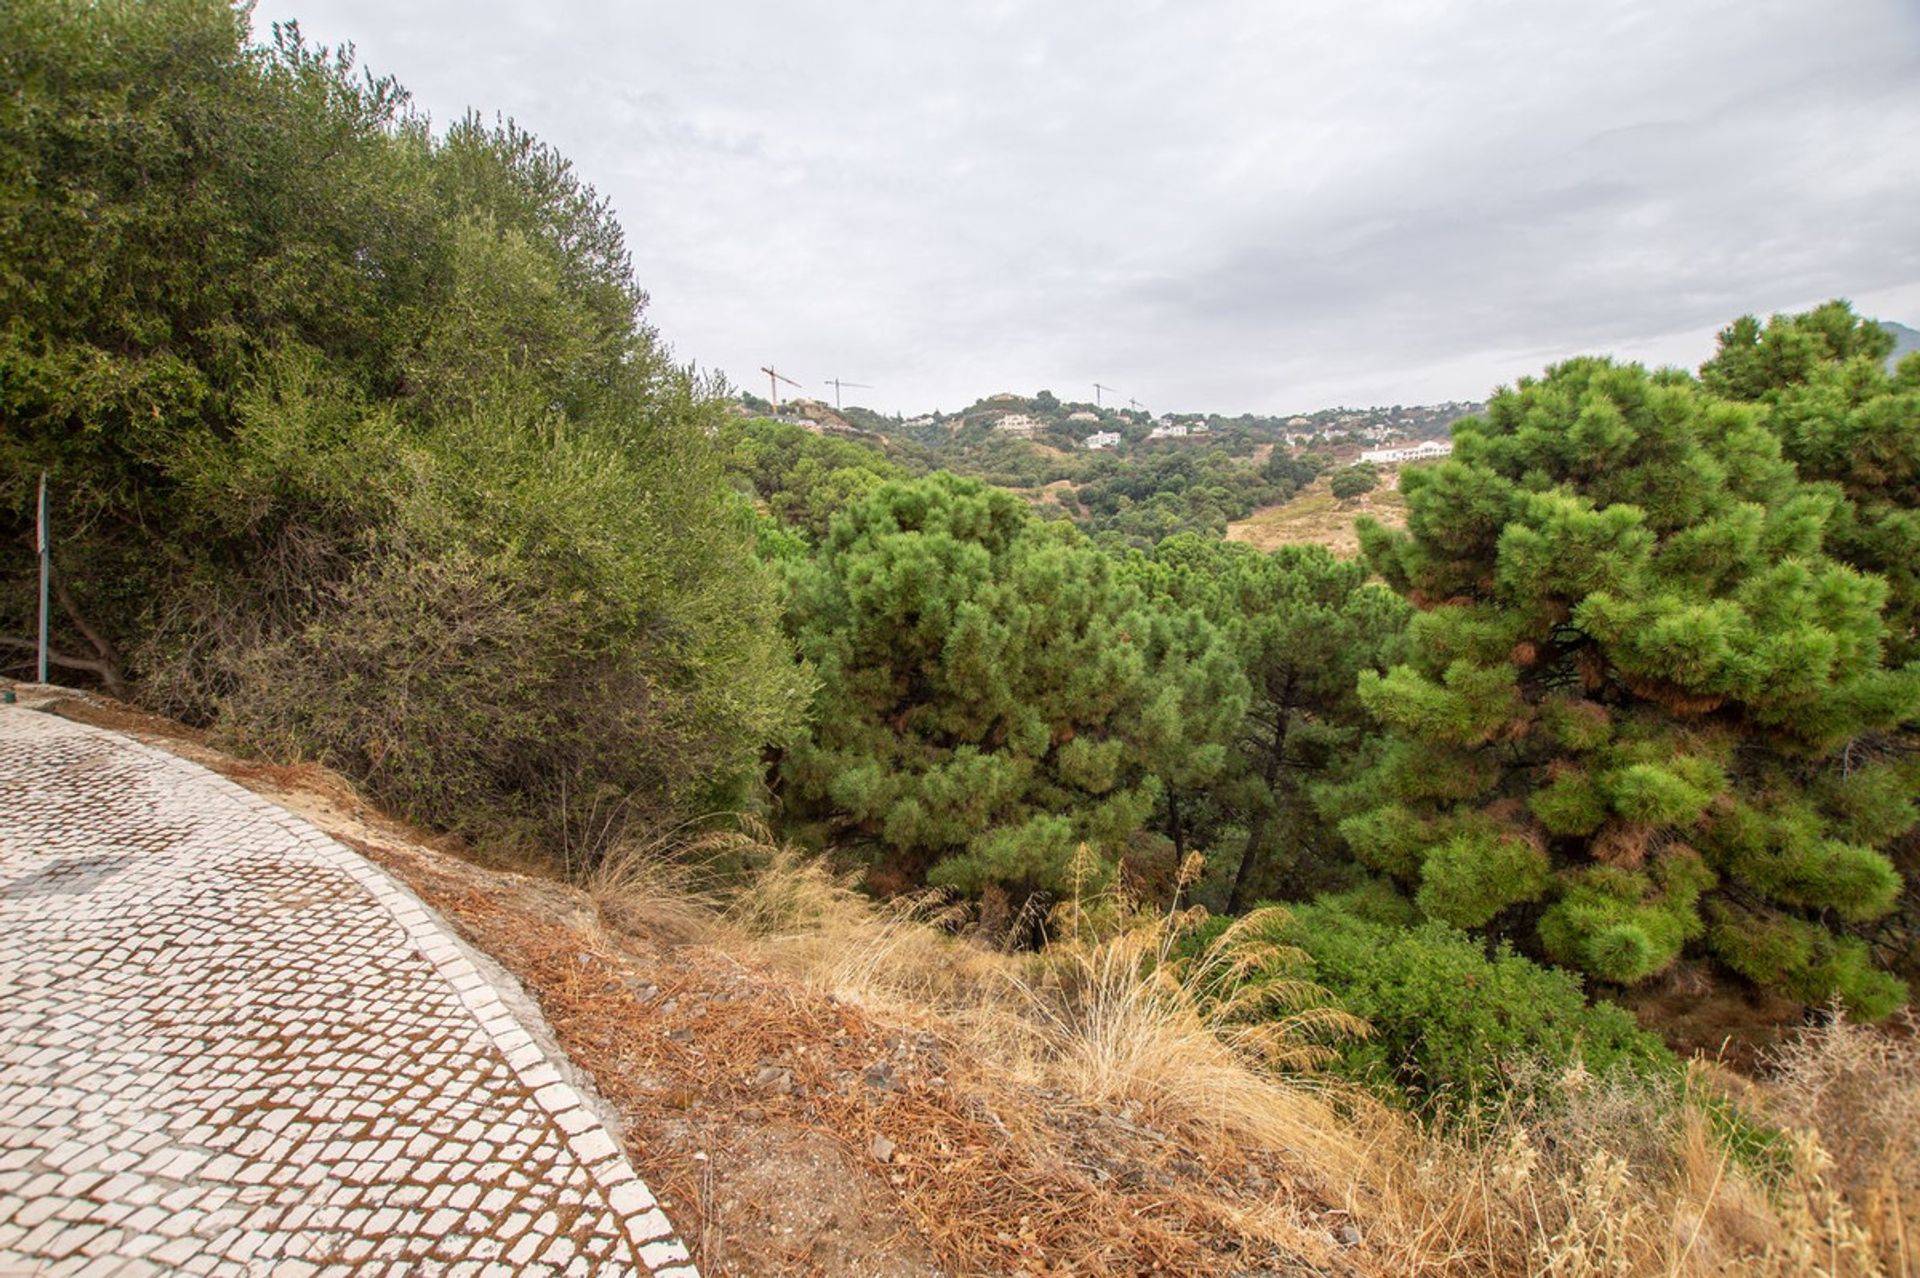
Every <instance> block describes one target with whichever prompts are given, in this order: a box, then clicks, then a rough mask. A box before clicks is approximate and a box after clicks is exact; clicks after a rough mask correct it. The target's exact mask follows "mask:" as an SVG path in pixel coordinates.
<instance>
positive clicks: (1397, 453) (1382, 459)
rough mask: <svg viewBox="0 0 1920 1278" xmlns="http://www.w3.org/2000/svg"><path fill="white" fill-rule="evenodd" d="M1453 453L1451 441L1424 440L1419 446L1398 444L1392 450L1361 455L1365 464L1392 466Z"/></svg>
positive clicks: (1368, 452)
mask: <svg viewBox="0 0 1920 1278" xmlns="http://www.w3.org/2000/svg"><path fill="white" fill-rule="evenodd" d="M1452 451H1453V441H1452V440H1450V439H1423V440H1421V441H1420V442H1419V443H1417V444H1396V445H1394V446H1393V447H1392V448H1369V449H1367V451H1365V452H1363V453H1361V454H1360V460H1361V461H1363V462H1373V463H1375V464H1376V465H1381V466H1391V465H1394V464H1396V463H1399V462H1410V461H1429V460H1431V459H1432V458H1435V457H1445V456H1447V455H1448V454H1449V453H1451V452H1452Z"/></svg>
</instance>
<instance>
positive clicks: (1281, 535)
mask: <svg viewBox="0 0 1920 1278" xmlns="http://www.w3.org/2000/svg"><path fill="white" fill-rule="evenodd" d="M1362 515H1372V516H1373V517H1374V518H1375V519H1377V520H1379V521H1380V522H1381V523H1383V524H1385V525H1386V526H1387V527H1389V528H1404V527H1406V524H1407V508H1406V503H1405V502H1404V501H1403V500H1402V498H1401V496H1400V489H1399V476H1398V475H1397V474H1396V473H1394V472H1393V471H1387V472H1385V473H1384V474H1382V475H1381V477H1380V487H1378V488H1376V489H1374V490H1373V491H1372V492H1370V493H1367V494H1366V495H1365V496H1362V497H1357V498H1355V499H1353V500H1352V501H1344V502H1343V501H1339V500H1336V499H1335V497H1334V495H1333V493H1332V492H1331V491H1330V490H1329V488H1328V487H1327V478H1326V477H1325V476H1324V475H1323V476H1321V477H1320V478H1319V479H1316V480H1315V481H1314V482H1313V483H1312V484H1310V485H1309V486H1308V487H1307V488H1306V489H1305V490H1304V491H1302V492H1301V494H1300V495H1299V496H1298V497H1295V498H1294V499H1293V500H1292V501H1289V502H1284V503H1282V504H1281V505H1278V506H1268V507H1265V508H1264V509H1261V510H1256V511H1254V512H1253V513H1252V514H1251V515H1249V516H1247V517H1246V518H1245V519H1243V520H1240V521H1239V522H1238V523H1232V524H1228V525H1227V540H1228V541H1244V542H1246V543H1247V544H1248V545H1250V546H1254V547H1256V548H1258V549H1260V550H1277V549H1279V548H1280V547H1281V546H1325V547H1326V548H1327V549H1328V550H1331V551H1332V552H1333V553H1334V554H1336V555H1339V556H1340V557H1341V558H1343V559H1349V558H1352V557H1353V556H1355V555H1357V554H1359V553H1360V539H1359V537H1358V536H1356V535H1355V533H1354V531H1353V521H1354V520H1356V519H1358V518H1359V517H1360V516H1362Z"/></svg>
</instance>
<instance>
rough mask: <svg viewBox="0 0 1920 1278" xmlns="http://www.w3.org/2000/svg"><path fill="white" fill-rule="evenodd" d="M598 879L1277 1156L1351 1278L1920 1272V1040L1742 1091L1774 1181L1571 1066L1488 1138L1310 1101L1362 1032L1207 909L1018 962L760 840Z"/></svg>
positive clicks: (1152, 1120)
mask: <svg viewBox="0 0 1920 1278" xmlns="http://www.w3.org/2000/svg"><path fill="white" fill-rule="evenodd" d="M1193 869H1194V866H1193V865H1191V864H1190V865H1189V866H1188V867H1185V868H1184V869H1183V878H1182V883H1183V884H1184V883H1185V882H1186V881H1187V879H1186V877H1185V876H1186V875H1187V874H1190V873H1191V872H1192V871H1193ZM589 886H590V887H591V889H592V890H593V892H594V894H595V895H596V897H597V898H598V899H599V900H600V902H601V905H602V908H603V910H604V911H605V912H606V913H607V916H608V917H609V919H610V920H612V921H613V922H615V923H616V925H620V926H625V927H632V928H638V929H639V930H642V931H647V932H650V933H651V934H653V935H655V936H664V937H666V938H667V939H670V940H684V941H692V942H696V943H699V944H704V945H709V946H713V947H716V948H719V949H721V950H723V951H725V952H727V953H728V954H730V955H732V956H733V957H735V958H737V959H740V960H743V961H748V962H754V963H758V964H762V965H765V966H767V967H770V968H773V969H776V970H779V971H783V972H785V973H787V974H789V975H791V976H793V977H796V978H798V979H800V980H802V981H804V982H806V983H807V984H809V985H811V986H813V987H814V988H816V989H819V990H821V991H822V992H824V993H829V994H832V995H833V996H834V997H836V998H839V999H842V1000H845V1001H849V1002H854V1003H858V1004H861V1005H863V1006H864V1007H866V1008H867V1009H868V1010H869V1011H870V1012H871V1013H873V1014H874V1015H877V1016H880V1017H882V1018H886V1019H894V1020H898V1021H900V1022H902V1023H905V1024H910V1025H912V1026H914V1027H917V1028H929V1029H933V1030H935V1031H936V1032H937V1033H939V1034H940V1035H941V1036H942V1037H943V1038H945V1039H946V1040H947V1041H948V1042H950V1043H952V1044H953V1045H954V1046H955V1047H956V1048H958V1049H959V1050H960V1051H962V1052H964V1053H965V1054H966V1055H967V1056H968V1057H969V1058H970V1059H971V1060H973V1061H974V1062H976V1063H978V1064H979V1065H980V1066H981V1067H982V1069H983V1070H985V1071H988V1072H990V1073H992V1074H995V1075H997V1076H999V1077H1003V1078H1005V1079H1006V1080H1007V1081H1008V1083H1009V1085H1011V1086H1018V1087H1039V1088H1043V1089H1045V1090H1046V1091H1047V1092H1048V1093H1049V1094H1051V1095H1055V1096H1062V1097H1066V1098H1069V1100H1070V1102H1071V1103H1077V1104H1079V1105H1081V1106H1083V1107H1085V1108H1087V1109H1088V1110H1100V1111H1106V1112H1110V1113H1119V1114H1122V1115H1125V1116H1128V1117H1129V1118H1130V1119H1131V1120H1133V1121H1137V1122H1139V1123H1142V1124H1149V1125H1151V1126H1153V1127H1155V1128H1157V1129H1159V1130H1162V1131H1166V1132H1168V1133H1171V1134H1173V1135H1175V1136H1176V1137H1177V1138H1178V1139H1179V1140H1181V1141H1183V1142H1186V1143H1189V1144H1192V1145H1194V1146H1196V1147H1200V1148H1205V1149H1207V1150H1208V1152H1209V1156H1210V1157H1211V1158H1212V1159H1214V1160H1215V1165H1216V1166H1218V1165H1223V1164H1225V1163H1230V1162H1231V1160H1232V1159H1233V1158H1234V1156H1235V1154H1236V1153H1238V1154H1241V1155H1244V1156H1246V1157H1248V1158H1252V1157H1254V1156H1256V1155H1273V1154H1279V1155H1281V1156H1283V1157H1284V1159H1285V1161H1286V1162H1287V1163H1288V1164H1289V1165H1290V1166H1293V1167H1296V1168H1298V1169H1300V1173H1301V1175H1302V1176H1304V1177H1306V1178H1309V1179H1310V1180H1311V1181H1312V1183H1313V1184H1314V1185H1315V1186H1316V1187H1317V1188H1318V1190H1319V1192H1320V1193H1321V1194H1322V1195H1323V1196H1328V1197H1331V1198H1333V1199H1334V1200H1336V1202H1337V1204H1338V1205H1339V1206H1341V1207H1343V1208H1344V1209H1345V1211H1346V1212H1347V1213H1348V1218H1349V1219H1351V1220H1353V1221H1354V1222H1356V1224H1358V1225H1359V1227H1360V1228H1361V1230H1362V1232H1363V1235H1364V1240H1365V1241H1364V1245H1362V1246H1360V1247H1358V1248H1355V1249H1353V1250H1351V1251H1348V1252H1345V1253H1343V1256H1342V1259H1343V1260H1344V1261H1345V1262H1346V1263H1348V1264H1349V1265H1351V1266H1352V1267H1353V1268H1354V1269H1355V1270H1356V1271H1358V1272H1361V1273H1371V1274H1378V1275H1470V1274H1471V1275H1480V1274H1496V1275H1513V1276H1514V1278H1518V1276H1520V1275H1528V1276H1529V1278H1531V1276H1533V1275H1551V1276H1553V1278H1643V1276H1644V1278H1655V1276H1660V1278H1682V1276H1685V1278H1704V1276H1706V1275H1716V1274H1742V1275H1745V1274H1753V1275H1759V1276H1761V1278H1789V1276H1790V1275H1816V1276H1823V1278H1896V1276H1899V1278H1907V1276H1908V1275H1917V1274H1920V1269H1916V1267H1915V1255H1914V1251H1913V1248H1912V1247H1911V1245H1910V1244H1909V1243H1908V1241H1907V1236H1906V1235H1907V1230H1908V1228H1909V1226H1908V1222H1909V1221H1911V1220H1913V1219H1914V1211H1915V1196H1916V1189H1917V1187H1920V1146H1917V1145H1916V1141H1917V1140H1920V1045H1917V1044H1916V1037H1915V1035H1914V1034H1913V1033H1912V1027H1911V1026H1908V1027H1907V1032H1906V1033H1905V1034H1904V1035H1902V1034H1900V1033H1897V1032H1896V1033H1893V1034H1889V1033H1887V1032H1884V1031H1881V1030H1873V1029H1867V1028H1863V1027H1859V1026H1854V1025H1851V1024H1849V1023H1847V1022H1846V1021H1844V1020H1843V1019H1840V1018H1835V1020H1834V1022H1833V1023H1832V1024H1831V1025H1830V1026H1829V1027H1827V1028H1824V1029H1820V1030H1813V1031H1809V1032H1807V1033H1806V1034H1804V1035H1802V1036H1801V1037H1800V1038H1799V1039H1797V1040H1795V1042H1794V1043H1793V1044H1791V1045H1790V1046H1789V1047H1788V1048H1787V1049H1785V1050H1784V1051H1783V1052H1782V1053H1781V1054H1780V1055H1779V1057H1778V1058H1777V1060H1776V1061H1775V1062H1774V1068H1773V1077H1772V1078H1771V1079H1770V1080H1768V1081H1766V1082H1764V1083H1761V1084H1758V1085H1754V1086H1750V1087H1748V1088H1747V1089H1746V1090H1745V1094H1744V1099H1745V1103H1747V1104H1748V1105H1749V1106H1750V1107H1751V1106H1760V1107H1763V1109H1764V1111H1765V1112H1766V1113H1768V1114H1770V1115H1771V1116H1772V1117H1773V1119H1774V1120H1776V1121H1777V1122H1778V1123H1779V1124H1781V1126H1782V1128H1783V1131H1784V1133H1785V1134H1784V1136H1783V1138H1782V1140H1781V1142H1780V1154H1779V1161H1780V1163H1781V1164H1782V1167H1783V1170H1782V1171H1780V1172H1778V1173H1776V1174H1775V1175H1773V1176H1772V1177H1770V1178H1766V1179H1763V1178H1762V1177H1761V1176H1760V1175H1759V1174H1758V1173H1757V1172H1755V1171H1754V1170H1752V1169H1750V1168H1748V1167H1746V1166H1743V1165H1741V1164H1740V1163H1738V1162H1737V1161H1736V1160H1735V1159H1733V1158H1732V1157H1731V1156H1730V1155H1729V1153H1728V1152H1727V1147H1726V1144H1725V1142H1724V1141H1722V1140H1720V1139H1718V1138H1716V1137H1715V1136H1714V1135H1713V1133H1712V1131H1711V1130H1710V1124H1709V1122H1708V1120H1707V1119H1706V1117H1705V1111H1704V1108H1703V1107H1702V1106H1699V1105H1693V1104H1688V1103H1683V1102H1682V1103H1676V1101H1675V1098H1674V1093H1673V1091H1672V1089H1671V1088H1661V1087H1657V1086H1654V1085H1650V1084H1646V1083H1637V1082H1634V1081H1631V1080H1628V1079H1625V1078H1621V1077H1618V1076H1614V1077H1607V1078H1598V1077H1595V1076H1592V1075H1589V1074H1587V1073H1585V1072H1584V1071H1582V1070H1580V1069H1579V1068H1577V1067H1576V1068H1575V1069H1573V1070H1572V1071H1569V1072H1567V1073H1566V1074H1564V1075H1563V1076H1562V1077H1560V1078H1559V1079H1557V1080H1555V1081H1556V1082H1557V1084H1558V1086H1557V1088H1556V1089H1555V1090H1557V1092H1558V1094H1559V1096H1560V1098H1561V1103H1560V1104H1558V1105H1556V1106H1551V1107H1547V1108H1545V1109H1536V1108H1522V1107H1520V1106H1519V1105H1518V1104H1517V1103H1516V1104H1515V1105H1514V1106H1511V1107H1509V1109H1508V1110H1507V1111H1505V1112H1504V1113H1502V1114H1500V1115H1498V1116H1497V1117H1496V1118H1495V1119H1494V1120H1493V1121H1491V1122H1490V1123H1488V1122H1481V1123H1478V1124H1476V1125H1475V1126H1473V1127H1467V1126H1456V1125H1450V1124H1448V1123H1446V1122H1444V1121H1441V1122H1433V1123H1422V1122H1419V1121H1416V1120H1415V1119H1413V1118H1412V1117H1410V1116H1408V1115H1407V1114H1405V1113H1402V1112H1400V1111H1398V1110H1394V1109H1391V1108H1389V1107H1387V1106H1385V1105H1382V1104H1380V1103H1379V1102H1377V1101H1376V1100H1373V1099H1371V1098H1370V1097H1368V1096H1366V1095H1364V1094H1360V1093H1357V1092H1355V1091H1353V1090H1351V1089H1347V1088H1343V1087H1338V1086H1334V1085H1331V1084H1327V1083H1323V1082H1320V1081H1317V1080H1316V1079H1315V1078H1314V1077H1313V1075H1312V1073H1311V1070H1312V1067H1313V1066H1314V1065H1315V1064H1316V1063H1317V1062H1318V1061H1319V1060H1320V1059H1322V1057H1323V1054H1324V1053H1325V1051H1326V1050H1327V1048H1328V1046H1329V1044H1331V1043H1332V1042H1335V1041H1337V1040H1338V1038H1339V1037H1340V1036H1342V1035H1349V1034H1358V1033H1364V1032H1365V1027H1364V1025H1361V1024H1359V1023H1357V1022H1355V1021H1354V1020H1353V1018H1351V1017H1348V1016H1346V1015H1344V1014H1343V1013H1341V1012H1339V1011H1338V1010H1337V1009H1335V1008H1333V1007H1331V1006H1330V1005H1329V1003H1328V1001H1327V1000H1326V999H1325V997H1324V995H1323V993H1322V992H1321V991H1319V990H1317V989H1316V988H1314V987H1313V986H1311V985H1308V984H1305V983H1301V982H1292V983H1289V982H1286V981H1275V982H1270V983H1264V984H1263V983H1261V982H1260V981H1253V980H1249V979H1247V978H1249V977H1250V976H1252V975H1254V974H1255V973H1263V974H1264V973H1267V972H1271V971H1274V970H1276V969H1277V970H1291V969H1293V968H1294V966H1295V965H1293V964H1290V963H1285V962H1278V961H1277V960H1280V959H1282V958H1284V957H1286V956H1284V955H1283V954H1281V953H1280V952H1279V951H1278V950H1276V949H1275V948H1274V947H1273V946H1272V944H1271V943H1270V942H1267V941H1265V940H1263V939H1262V938H1263V936H1264V935H1266V934H1268V928H1267V925H1268V924H1269V923H1270V922H1272V918H1271V916H1270V915H1266V916H1263V915H1253V916H1248V917H1247V918H1243V919H1240V920H1238V921H1236V922H1235V923H1233V924H1231V925H1229V926H1227V927H1226V928H1224V929H1221V930H1219V931H1218V932H1217V933H1216V934H1215V935H1214V936H1213V937H1212V938H1211V939H1209V940H1207V941H1206V942H1205V943H1204V944H1194V943H1187V944H1183V943H1182V942H1183V940H1186V939H1187V938H1190V937H1192V936H1193V935H1194V932H1195V930H1196V929H1197V928H1199V927H1200V925H1202V924H1203V923H1204V922H1205V916H1204V914H1203V913H1201V912H1198V911H1194V910H1190V909H1183V908H1182V907H1181V906H1180V905H1179V903H1178V901H1177V899H1176V901H1175V903H1174V904H1173V905H1171V906H1170V907H1168V908H1166V909H1163V910H1160V911H1153V912H1149V911H1145V910H1143V909H1142V908H1140V906H1139V904H1138V903H1137V902H1133V901H1128V900H1125V899H1123V898H1120V897H1117V896H1114V895H1112V894H1111V893H1104V894H1084V895H1083V894H1080V893H1076V894H1074V895H1073V896H1072V897H1071V898H1070V899H1069V900H1068V901H1066V902H1064V903H1062V904H1061V905H1060V906H1058V907H1057V908H1056V909H1054V910H1053V911H1052V913H1051V915H1050V917H1049V919H1048V929H1047V932H1048V935H1049V936H1050V937H1051V938H1052V939H1051V940H1050V941H1049V942H1048V943H1047V944H1046V945H1045V946H1044V947H1043V948H1041V949H1040V950H1039V951H1037V952H1013V951H1010V950H1008V949H1006V948H1003V947H999V946H996V945H994V944H993V943H992V941H993V938H989V937H982V936H981V935H980V928H979V925H978V922H977V920H976V919H974V918H973V916H972V915H971V914H970V912H969V911H968V910H966V909H965V908H963V907H961V906H959V905H956V904H954V903H952V902H950V901H947V900H946V899H944V898H942V897H940V896H938V895H923V896H919V897H910V898H906V899H902V900H896V901H893V902H876V901H874V900H872V899H871V898H869V897H867V896H865V895H863V894H862V893H861V892H860V891H859V890H858V886H857V880H856V879H855V878H854V877H853V876H850V875H847V874H845V873H841V872H838V871H835V870H834V869H832V868H831V867H830V866H829V865H828V863H827V862H825V861H824V860H822V859H820V858H818V857H813V856H809V855H807V854H805V853H802V852H800V851H798V850H796V849H794V848H792V847H790V846H786V845H783V844H781V843H779V842H778V841H777V840H775V839H773V838H772V837H771V836H770V834H769V832H768V831H767V830H766V829H765V828H764V827H763V826H760V825H758V824H755V823H752V822H743V823H742V824H741V825H740V827H739V828H738V829H735V830H731V831H728V832H725V833H721V834H713V833H703V834H698V835H688V834H687V833H686V832H684V831H683V832H677V833H676V832H669V833H668V834H665V835H662V836H659V837H656V838H652V839H646V840H633V841H629V842H628V843H624V844H622V845H621V846H620V847H618V848H616V849H615V850H614V851H613V852H611V853H609V855H608V856H607V857H606V858H605V860H604V862H603V864H602V865H601V866H600V868H599V869H598V870H597V871H596V873H595V875H594V876H593V879H592V881H591V883H590V885H589ZM1025 922H1026V921H1025V920H1018V919H1016V920H1015V921H1014V923H1013V924H1012V925H1011V926H1010V927H1009V929H1008V931H1009V932H1012V933H1025V932H1026V931H1027V930H1028V929H1027V928H1026V927H1025ZM1516 1068H1518V1069H1520V1070H1522V1071H1524V1069H1525V1068H1526V1067H1525V1064H1524V1063H1518V1064H1517V1065H1516ZM1730 1086H1732V1084H1731V1083H1730V1082H1729V1081H1728V1080H1726V1079H1725V1078H1723V1077H1721V1076H1719V1075H1717V1074H1716V1073H1715V1072H1714V1071H1711V1070H1709V1069H1707V1068H1705V1067H1695V1068H1694V1069H1693V1070H1691V1071H1690V1074H1689V1079H1688V1082H1687V1090H1689V1091H1690V1092H1692V1093H1696V1094H1700V1095H1711V1096H1714V1097H1716V1098H1719V1099H1718V1100H1716V1103H1724V1098H1725V1096H1726V1095H1727V1092H1728V1089H1729V1087H1730ZM1532 1091H1537V1088H1534V1087H1532V1086H1530V1085H1529V1086H1517V1087H1516V1088H1515V1089H1514V1094H1515V1095H1516V1096H1519V1095H1525V1094H1528V1093H1529V1092H1532ZM1065 1152H1066V1151H1062V1153H1063V1154H1064V1153H1065ZM1217 1207H1218V1209H1219V1215H1220V1216H1221V1217H1222V1218H1223V1219H1229V1220H1232V1221H1234V1222H1235V1224H1236V1227H1238V1228H1242V1229H1244V1230H1245V1231H1247V1232H1248V1233H1250V1234H1252V1235H1255V1236H1261V1237H1265V1238H1268V1239H1269V1240H1271V1241H1274V1242H1276V1243H1279V1244H1281V1245H1289V1246H1301V1245H1310V1244H1311V1240H1310V1239H1308V1238H1306V1237H1305V1236H1303V1234H1302V1231H1301V1225H1300V1219H1299V1217H1298V1214H1297V1210H1296V1209H1295V1208H1293V1207H1291V1206H1289V1205H1287V1204H1285V1203H1283V1202H1282V1201H1281V1200H1279V1199H1276V1200H1275V1201H1274V1202H1273V1203H1272V1204H1271V1205H1270V1206H1268V1207H1256V1208H1254V1209H1251V1210H1250V1209H1248V1208H1247V1207H1246V1205H1245V1204H1244V1203H1243V1202H1232V1203H1229V1202H1226V1201H1224V1200H1223V1201H1222V1202H1221V1203H1219V1204H1217Z"/></svg>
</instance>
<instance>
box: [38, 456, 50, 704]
mask: <svg viewBox="0 0 1920 1278" xmlns="http://www.w3.org/2000/svg"><path fill="white" fill-rule="evenodd" d="M39 540H40V682H41V683H45V682H46V681H47V583H48V581H49V580H51V579H52V577H53V539H52V538H51V537H50V536H49V535H48V530H47V472H46V471H44V470H43V471H41V472H40V523H39Z"/></svg>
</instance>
